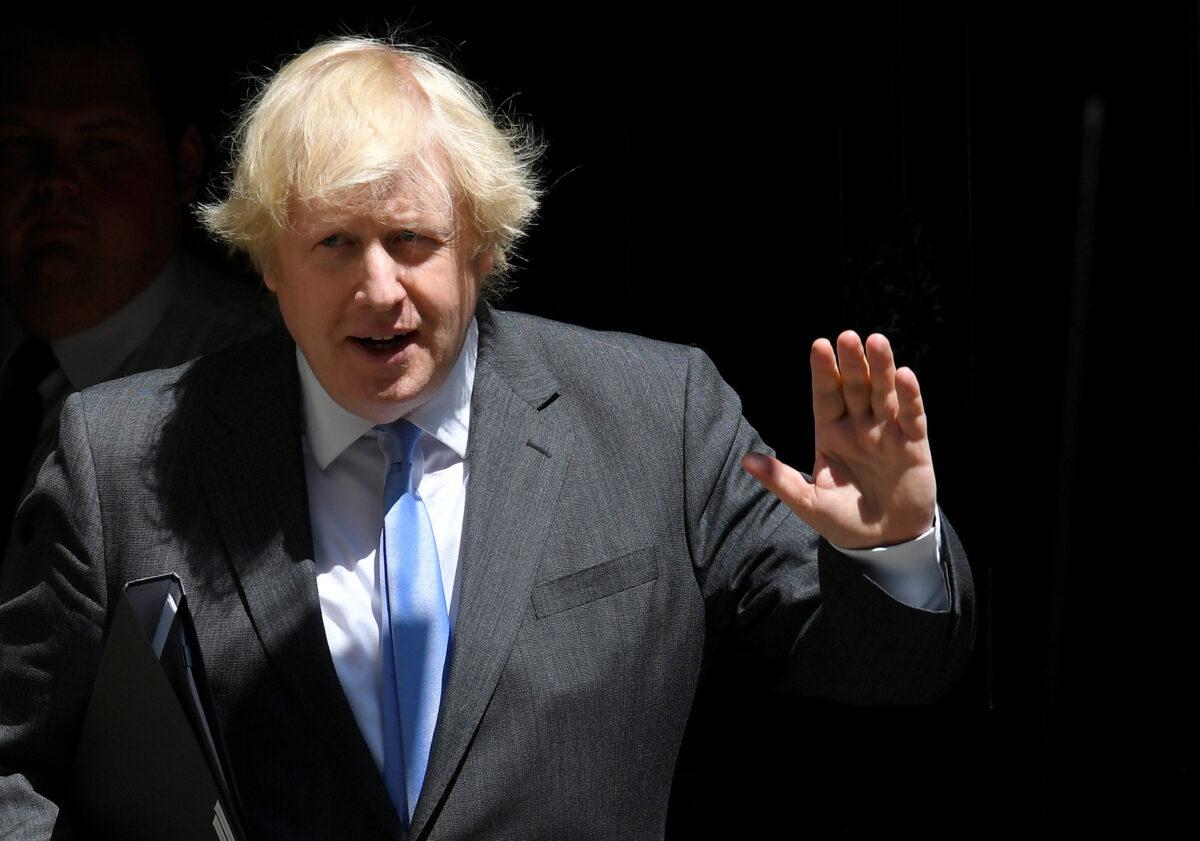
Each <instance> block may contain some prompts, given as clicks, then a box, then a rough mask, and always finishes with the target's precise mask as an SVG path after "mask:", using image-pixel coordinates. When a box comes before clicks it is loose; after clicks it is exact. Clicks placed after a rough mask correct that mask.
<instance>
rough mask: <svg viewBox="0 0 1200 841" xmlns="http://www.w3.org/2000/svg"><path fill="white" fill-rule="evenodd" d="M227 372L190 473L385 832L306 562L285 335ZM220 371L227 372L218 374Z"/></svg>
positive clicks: (271, 654) (274, 649)
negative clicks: (198, 480) (194, 470)
mask: <svg viewBox="0 0 1200 841" xmlns="http://www.w3.org/2000/svg"><path fill="white" fill-rule="evenodd" d="M267 345H268V347H269V350H268V352H266V353H261V354H255V355H254V356H253V360H254V361H253V362H252V364H250V365H247V366H246V367H245V368H243V369H241V370H239V371H237V372H236V373H234V375H233V376H232V377H230V378H229V379H227V380H225V381H224V382H223V383H222V389H221V390H220V391H217V392H216V396H215V399H214V400H213V405H212V409H213V411H214V412H215V415H216V417H214V418H213V422H212V423H211V424H209V425H208V427H207V428H206V429H204V430H202V431H200V432H199V433H198V437H200V438H202V439H203V440H201V441H198V442H197V443H198V449H199V451H200V457H199V458H198V460H197V461H198V470H199V473H200V477H201V482H202V484H203V487H204V491H205V495H206V497H207V499H208V501H209V504H210V506H211V510H212V513H213V517H214V520H215V521H216V524H217V529H218V531H219V532H220V534H221V536H222V539H223V540H224V542H225V546H226V548H227V550H228V553H229V558H230V561H231V564H232V568H233V574H234V577H235V579H236V580H237V582H238V586H239V588H240V592H241V596H242V599H243V601H244V603H245V605H246V609H247V611H248V613H249V615H250V618H251V620H252V622H253V624H254V628H255V631H256V632H257V634H258V637H259V639H260V640H261V642H262V645H263V647H264V649H265V650H266V652H267V657H268V659H269V660H270V662H271V664H272V666H273V667H274V668H275V669H277V671H278V673H279V675H280V676H281V678H282V679H283V682H284V683H285V685H287V686H288V688H289V689H290V691H291V695H292V700H293V701H294V702H295V703H296V704H298V705H299V706H300V707H301V708H302V709H303V710H304V712H305V713H306V715H307V717H308V719H309V721H310V723H311V725H312V731H313V732H314V733H315V734H317V737H318V738H323V739H325V740H326V742H327V744H328V746H329V747H330V748H331V752H332V754H333V755H335V756H338V757H339V758H340V759H341V760H342V761H343V763H344V764H345V770H346V773H347V779H348V780H351V781H352V782H351V787H352V788H353V789H355V790H356V791H360V792H362V793H363V795H364V796H365V798H366V800H367V802H368V803H369V806H370V808H371V810H372V811H373V812H374V813H375V814H376V816H377V817H378V818H379V820H380V823H381V824H382V826H383V828H384V830H385V831H386V832H387V833H388V835H389V836H390V837H393V838H397V837H400V835H401V832H402V829H401V826H400V823H399V821H398V819H397V817H396V813H395V810H394V809H393V808H392V804H391V800H390V799H389V797H388V794H387V790H386V789H385V788H384V785H383V780H382V778H381V777H380V775H379V772H378V769H377V768H376V766H375V763H374V760H373V759H372V757H371V754H370V750H369V748H368V747H367V745H366V742H365V741H364V740H363V737H362V733H361V731H360V730H359V728H358V724H357V722H356V721H355V719H354V714H353V712H352V711H351V709H350V705H349V703H348V702H347V700H346V697H345V694H344V692H343V691H342V687H341V683H340V681H339V679H338V676H337V672H336V670H335V669H334V665H333V660H332V657H331V656H330V654H329V645H328V642H327V640H326V638H325V629H324V625H323V623H322V620H321V608H320V602H319V598H318V595H317V586H316V571H315V567H314V564H313V548H312V532H311V526H310V521H309V515H308V494H307V489H306V484H305V480H304V465H303V453H302V450H301V444H300V416H301V414H300V412H301V410H300V405H299V382H298V375H297V372H296V362H295V356H294V353H295V350H294V347H295V346H294V345H293V344H292V343H291V342H290V340H283V339H279V340H271V341H269V342H268V343H267ZM226 373H228V372H227V371H226Z"/></svg>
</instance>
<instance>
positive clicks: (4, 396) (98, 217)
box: [0, 26, 268, 551]
mask: <svg viewBox="0 0 1200 841" xmlns="http://www.w3.org/2000/svg"><path fill="white" fill-rule="evenodd" d="M165 55H166V53H165V52H164V51H163V50H162V49H160V48H157V47H155V46H154V45H153V44H152V43H151V42H150V41H149V39H148V36H142V35H139V33H137V32H136V31H135V30H133V29H125V28H120V27H117V26H113V27H110V28H108V29H103V28H102V29H100V30H95V29H89V30H87V31H86V32H81V33H79V34H77V35H72V34H60V33H54V32H49V33H48V32H46V31H44V30H36V29H32V28H28V27H13V28H10V29H9V30H8V31H7V32H6V33H5V34H3V35H0V405H2V406H3V407H4V411H3V413H2V417H0V551H2V549H3V547H4V545H5V544H6V541H7V536H8V532H9V527H10V524H11V522H12V517H13V515H14V511H15V508H16V505H17V502H18V501H19V498H20V494H21V491H22V488H23V487H25V486H26V485H27V482H26V481H25V480H26V476H27V474H28V473H29V471H31V470H34V471H36V469H37V467H38V466H39V465H40V463H41V461H42V460H43V459H44V457H45V456H46V455H47V454H48V452H49V449H50V446H51V442H52V439H53V433H54V428H55V425H56V423H57V418H58V411H59V406H60V405H61V403H62V401H63V399H64V398H65V397H66V395H67V394H69V393H70V392H72V391H76V390H79V389H82V388H86V387H88V386H90V385H94V384H96V383H98V382H102V381H104V380H108V379H112V378H114V377H118V376H123V375H126V374H132V373H136V372H139V371H145V370H149V369H152V368H159V367H168V366H172V365H178V364H179V363H181V362H185V361H187V360H188V359H191V358H193V357H195V356H198V355H200V354H202V353H206V352H209V351H213V350H216V349H218V348H220V347H224V346H225V345H227V344H230V343H231V342H234V341H238V340H240V339H243V338H247V337H248V336H250V335H254V334H255V333H261V332H263V331H264V330H265V329H267V323H268V322H267V320H266V319H265V318H264V317H263V316H262V315H260V314H259V313H258V309H257V306H256V305H255V301H254V295H253V293H252V292H251V291H250V289H248V288H245V289H243V288H242V286H240V285H236V284H234V283H232V282H231V281H229V280H228V279H226V278H225V277H223V276H221V275H219V274H217V273H216V272H214V271H213V270H211V269H209V268H208V267H206V266H205V265H203V264H201V263H200V262H198V261H197V260H196V259H195V258H193V257H190V256H189V255H187V254H185V253H183V252H182V251H180V249H179V246H180V236H181V233H182V230H183V226H184V224H185V211H186V207H187V203H188V202H190V201H191V200H192V199H193V198H195V196H196V193H197V190H198V189H199V186H200V177H201V166H202V163H203V158H204V149H203V146H202V143H201V140H200V135H199V134H198V132H197V130H196V128H195V126H193V125H192V124H191V123H190V122H189V120H188V117H187V115H186V108H187V107H188V102H187V100H186V98H185V97H183V96H181V95H180V91H178V90H176V89H175V88H174V87H173V85H172V80H173V79H175V78H177V74H175V73H173V71H172V66H171V63H170V61H168V60H166V59H165Z"/></svg>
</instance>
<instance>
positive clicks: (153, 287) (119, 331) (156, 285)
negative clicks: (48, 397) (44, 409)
mask: <svg viewBox="0 0 1200 841" xmlns="http://www.w3.org/2000/svg"><path fill="white" fill-rule="evenodd" d="M177 283H178V272H177V271H176V262H175V258H174V257H172V258H171V260H170V261H169V262H168V263H167V265H166V266H165V267H164V268H163V270H162V271H161V272H159V273H158V277H156V278H154V280H153V281H152V282H151V283H150V285H149V286H147V287H146V288H145V289H143V290H142V291H141V292H139V293H138V294H137V296H136V297H135V298H134V299H133V300H131V301H130V302H129V303H127V304H126V305H125V306H123V307H121V309H119V310H117V311H116V312H115V313H114V314H113V315H111V316H109V317H108V318H106V319H104V321H101V322H100V323H99V324H95V325H93V326H91V327H89V328H88V329H86V330H84V331H83V332H82V333H76V334H75V335H74V336H65V337H63V338H61V339H54V340H53V341H51V342H50V347H51V348H52V349H53V351H54V356H55V357H56V358H57V359H58V364H59V366H60V367H61V368H62V369H63V373H65V374H66V375H67V380H68V381H69V382H70V383H71V387H72V388H75V389H84V388H88V387H89V386H93V385H95V384H96V383H101V382H104V381H105V380H109V379H112V377H113V376H114V375H116V373H117V370H118V368H120V366H121V363H122V362H124V361H125V360H126V359H127V358H128V357H129V355H130V354H131V353H133V352H134V351H135V350H137V348H138V347H140V346H141V344H142V343H143V342H144V341H146V339H147V338H149V336H150V334H151V333H152V332H153V331H154V328H155V327H157V326H158V323H159V322H160V321H162V317H163V316H164V315H165V314H166V312H167V309H168V307H170V305H171V299H172V298H173V297H174V294H175V287H176V284H177Z"/></svg>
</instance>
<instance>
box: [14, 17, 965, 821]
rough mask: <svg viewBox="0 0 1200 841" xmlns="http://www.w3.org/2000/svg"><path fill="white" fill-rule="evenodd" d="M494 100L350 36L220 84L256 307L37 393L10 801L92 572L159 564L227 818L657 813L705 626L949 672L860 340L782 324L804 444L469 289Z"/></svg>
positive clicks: (97, 617)
mask: <svg viewBox="0 0 1200 841" xmlns="http://www.w3.org/2000/svg"><path fill="white" fill-rule="evenodd" d="M524 138H525V135H523V134H522V133H521V132H520V131H519V130H518V129H516V128H514V127H512V126H510V125H507V124H506V123H504V122H503V121H501V120H499V119H498V118H497V117H496V116H495V115H493V114H491V113H490V111H489V109H488V108H487V106H486V104H485V102H484V100H483V98H482V97H481V96H480V95H479V94H478V93H477V92H476V91H475V90H474V88H473V87H472V86H471V85H470V84H469V83H467V82H466V81H465V80H463V79H462V78H461V77H459V76H457V75H456V74H454V73H453V72H452V71H450V70H449V69H447V68H446V67H445V66H444V65H443V64H442V63H441V62H440V61H438V60H437V59H435V58H433V57H431V56H429V55H428V54H425V53H422V52H420V51H417V50H412V49H410V48H405V47H397V46H395V45H392V44H388V43H382V42H376V41H369V40H365V39H354V38H350V39H341V40H338V41H333V42H329V43H326V44H322V45H319V46H317V47H314V48H313V49H311V50H309V51H308V52H306V53H304V54H302V55H301V56H299V57H297V58H296V59H294V60H293V61H292V62H290V63H289V64H287V65H286V66H285V67H284V68H283V69H281V70H280V71H279V73H278V74H276V75H275V76H274V78H273V79H271V80H270V82H269V83H267V85H266V86H265V87H264V89H263V91H262V92H261V94H260V95H259V96H258V97H257V98H256V99H255V100H254V101H253V102H252V103H251V104H250V105H249V106H248V108H247V111H246V115H245V117H244V119H243V121H242V122H241V124H240V127H239V129H238V134H237V142H236V152H237V160H236V164H235V167H234V169H233V171H232V173H231V177H230V184H229V187H228V194H227V197H226V198H225V199H224V200H223V201H221V202H219V203H216V204H213V205H211V206H208V207H206V208H204V209H203V215H204V218H205V220H206V223H207V224H208V225H209V227H210V229H211V230H213V231H214V232H215V233H216V234H218V235H219V236H221V237H223V238H224V239H225V240H226V241H228V242H229V243H230V244H231V246H232V247H233V248H235V249H237V250H241V251H244V252H245V253H247V254H249V256H250V257H251V259H252V260H253V261H254V263H255V265H256V266H257V267H258V268H259V269H260V271H261V273H262V276H263V279H264V282H265V283H266V285H267V287H268V288H269V289H270V290H271V291H272V292H273V293H274V294H275V295H276V297H277V299H278V303H279V308H280V312H281V314H282V316H283V321H284V323H285V324H286V327H287V332H286V334H281V335H279V336H276V337H272V338H269V339H266V340H262V341H257V342H253V343H250V344H247V345H243V346H239V347H238V348H235V349H232V350H230V351H227V352H224V353H222V354H218V355H216V356H212V357H207V358H205V359H203V360H201V361H199V362H197V363H195V364H192V365H190V366H186V367H183V368H180V369H175V370H174V371H171V372H167V373H165V374H158V375H150V376H144V377H139V378H135V379H130V380H123V381H120V382H118V383H116V384H113V385H110V386H106V387H102V388H100V389H96V390H92V391H88V392H85V393H84V394H82V395H79V396H77V397H75V398H72V400H71V401H69V402H68V404H67V407H66V409H65V411H64V415H63V425H62V432H61V440H60V446H59V450H58V452H57V454H56V457H55V458H54V459H53V460H52V461H51V462H50V463H48V464H47V467H46V468H45V470H44V471H43V473H42V475H41V477H40V479H39V482H38V485H37V487H36V489H35V491H34V493H33V495H32V496H31V497H30V498H29V499H28V500H26V502H25V505H24V506H23V508H22V511H21V515H20V521H19V525H20V531H21V532H22V534H23V535H24V538H25V541H26V542H25V544H24V545H23V546H22V548H21V551H20V552H19V553H18V556H17V559H16V561H15V562H13V563H11V564H10V565H9V568H7V569H6V571H5V575H6V577H5V578H4V580H3V582H0V602H2V606H0V644H2V645H4V646H5V649H6V651H12V652H13V654H12V655H11V656H10V655H6V657H5V660H4V661H3V666H2V667H0V713H2V714H3V719H2V720H3V724H0V727H3V730H0V766H2V767H3V768H4V769H5V772H6V773H9V775H10V776H8V777H7V778H5V779H4V780H3V782H0V825H3V826H8V825H13V826H16V825H22V826H24V827H25V829H24V830H22V831H23V833H24V834H21V833H18V834H17V835H16V836H15V837H21V838H26V837H28V838H42V837H48V835H49V832H50V831H51V829H52V828H53V827H54V826H55V823H56V822H58V823H59V824H61V825H64V826H65V825H66V822H67V821H68V820H69V819H70V815H69V810H70V804H69V803H62V802H60V800H61V798H60V797H58V792H59V791H60V788H59V786H58V783H59V781H60V780H61V774H62V773H63V769H64V767H65V765H66V763H67V762H68V760H69V757H70V755H71V751H72V748H73V744H72V738H73V734H74V733H75V732H76V731H77V727H78V722H79V721H80V720H81V717H82V715H83V710H84V707H85V704H86V700H87V695H88V692H89V689H90V685H91V680H92V679H93V676H94V669H95V663H96V658H97V656H98V652H99V650H100V643H101V639H102V634H103V629H104V628H105V627H106V624H107V622H108V619H109V615H110V611H111V608H112V605H113V602H114V598H115V594H116V592H117V588H119V587H120V586H121V584H122V583H123V582H125V581H127V580H130V579H132V578H137V577H140V576H144V575H150V574H154V573H160V572H165V571H174V572H176V573H177V574H178V575H180V577H181V578H182V579H183V582H184V585H185V587H186V588H187V590H188V593H189V598H190V599H191V601H192V603H193V605H194V610H195V612H196V614H197V616H196V626H197V632H198V635H199V638H200V643H201V648H202V649H203V655H204V658H205V660H206V661H207V663H208V668H209V671H210V675H211V682H212V685H213V692H214V696H215V701H216V708H217V710H218V711H219V718H220V722H219V723H220V725H221V728H222V729H223V730H224V733H225V737H226V740H227V742H228V745H229V754H230V763H231V765H232V769H233V772H234V775H235V777H236V780H237V785H238V787H239V789H240V792H241V801H242V805H243V808H244V816H243V817H244V820H245V823H246V826H247V828H248V830H249V834H250V835H251V836H252V837H255V838H279V839H307V838H313V839H317V838H333V837H336V838H342V839H357V838H380V839H383V838H392V839H394V838H397V837H412V838H431V839H433V838H499V837H514V838H515V837H520V838H571V839H586V838H614V837H618V838H657V837H661V836H662V833H663V829H664V823H665V815H666V805H667V795H668V791H669V787H670V782H671V776H672V771H673V769H674V764H675V760H676V756H677V753H678V749H679V744H680V740H681V738H682V734H683V729H684V725H685V724H686V721H687V716H688V712H689V710H690V707H691V702H692V698H693V696H694V693H695V690H696V686H697V682H698V680H699V677H700V672H701V664H702V662H703V660H704V658H705V657H706V656H707V655H709V654H711V653H712V652H713V651H715V650H717V649H721V650H723V651H726V652H729V653H731V654H732V655H734V656H738V657H742V658H744V659H745V660H746V662H747V663H748V664H751V665H752V668H753V669H754V670H756V671H758V672H759V673H760V674H761V676H762V678H763V680H765V681H769V682H771V683H773V684H775V685H784V686H788V687H792V688H794V689H796V690H797V691H801V692H806V693H809V694H812V695H816V696H819V697H827V698H834V699H840V700H849V701H855V702H865V703H871V702H883V701H890V702H914V701H922V700H927V699H930V698H933V697H935V696H936V695H937V694H938V693H939V692H940V691H942V690H943V689H944V688H945V687H946V686H947V685H948V683H949V682H950V681H951V680H952V679H953V677H954V676H955V674H956V672H957V671H958V670H959V669H960V668H961V665H962V663H963V661H964V658H965V657H966V654H967V652H968V651H969V647H970V641H971V635H972V615H973V614H972V589H971V581H970V574H969V571H968V569H967V566H966V562H965V557H964V555H963V552H962V549H961V547H960V546H959V545H958V542H957V540H956V538H955V537H954V535H953V532H951V531H950V530H949V528H948V526H947V525H946V524H945V523H944V522H941V521H940V518H939V516H938V514H937V511H936V504H935V484H934V474H933V467H932V461H931V459H930V455H929V446H928V440H927V437H926V429H925V417H924V413H923V410H922V406H921V397H920V390H919V387H918V385H917V381H916V378H915V377H914V375H913V374H912V372H911V371H908V370H907V369H899V370H897V369H896V367H895V364H894V362H893V360H892V355H891V351H890V348H889V346H888V343H887V341H886V339H884V338H883V337H882V336H872V337H871V338H869V339H868V340H867V342H866V343H865V345H864V343H862V342H861V341H860V340H859V339H858V337H856V336H854V335H853V334H852V333H845V334H843V335H842V336H840V337H839V338H838V340H837V343H836V350H835V347H834V346H833V345H831V344H830V343H829V342H827V341H824V340H821V341H818V342H817V343H816V344H814V346H813V350H812V354H811V368H812V377H813V393H814V412H815V415H816V421H817V423H816V426H817V452H818V459H817V464H816V466H815V468H814V471H813V478H812V479H811V480H810V479H809V478H807V477H805V476H803V475H801V474H799V473H797V472H796V471H794V470H792V469H791V468H788V467H786V466H785V465H782V464H781V463H779V462H778V461H776V460H774V459H773V458H772V457H770V455H769V452H770V451H769V449H768V448H766V446H765V445H764V444H763V443H762V442H761V441H760V440H759V439H758V436H757V435H756V433H755V432H754V430H753V429H752V428H751V427H750V425H749V424H748V423H747V422H746V421H745V420H744V419H743V418H742V416H741V410H740V404H739V401H738V399H737V396H736V395H735V394H734V393H733V392H732V391H731V390H730V389H729V388H728V386H726V385H725V384H724V383H723V382H722V381H721V379H720V377H719V376H718V375H717V373H716V371H715V370H714V368H713V366H712V364H711V363H710V362H709V361H708V359H707V358H706V357H705V356H704V354H703V353H701V352H700V351H698V350H695V349H692V348H683V347H677V346H672V345H667V344H663V343H659V342H654V341H651V340H648V339H642V338H638V337H634V336H627V335H619V334H605V333H596V332H592V331H587V330H583V329H580V328H576V327H571V326H568V325H563V324H557V323H554V322H550V321H546V320H542V319H537V318H533V317H530V316H524V315H518V314H515V313H508V312H503V311H500V310H498V309H495V308H494V307H492V306H491V305H489V304H488V303H487V301H486V294H485V293H486V290H487V288H488V286H489V285H490V284H493V283H494V282H495V280H496V278H498V277H501V276H503V273H504V271H505V270H506V268H507V267H508V265H509V258H510V256H511V254H512V249H513V246H514V244H515V243H516V241H517V240H518V239H519V238H520V237H521V235H522V233H523V232H524V230H525V229H526V227H527V225H528V223H529V220H530V219H531V217H532V215H533V213H534V211H535V209H536V206H537V197H538V189H537V186H536V181H535V179H534V177H533V174H532V164H533V159H534V157H535V151H536V150H535V149H534V148H533V146H532V144H529V143H528V142H526V141H525V140H524ZM797 375H799V373H798V374H797ZM118 405H119V406H120V407H121V411H120V412H119V413H117V412H114V407H115V406H118ZM398 438H403V440H404V441H406V442H407V444H406V445H405V446H407V447H408V448H409V449H408V450H406V451H405V454H403V455H400V456H397V455H396V447H397V446H398V445H396V444H395V443H394V442H395V441H396V440H398ZM131 474H132V476H133V477H134V478H133V479H132V480H131ZM397 476H400V477H402V478H400V479H397V478H396V477H397ZM397 512H399V513H397ZM835 547H841V548H840V549H839V548H835ZM876 547H889V548H887V549H886V550H885V551H882V552H880V551H871V550H872V549H874V548H876ZM35 627H36V628H40V629H42V630H40V631H39V632H37V633H36V634H33V636H34V637H35V638H34V639H30V638H29V637H30V631H29V629H30V628H35ZM22 634H23V635H24V639H22V638H21V635H22ZM18 641H19V642H20V644H19V645H18V644H16V643H18ZM414 652H415V657H413V656H410V655H413V654H414ZM414 660H415V661H416V665H415V666H414V665H413V661H414ZM8 722H15V723H14V724H9V723H8ZM32 757H43V759H40V760H38V761H37V762H34V761H33V760H32V759H31V758H32ZM6 821H7V822H8V823H5V822H6ZM14 821H18V822H23V823H21V824H18V823H13V822H14Z"/></svg>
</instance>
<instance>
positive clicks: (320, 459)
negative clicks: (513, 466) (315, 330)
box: [296, 318, 479, 470]
mask: <svg viewBox="0 0 1200 841" xmlns="http://www.w3.org/2000/svg"><path fill="white" fill-rule="evenodd" d="M478 353H479V325H478V324H477V323H476V321H475V319H474V318H472V319H471V324H470V326H469V327H468V328H467V335H466V338H465V339H464V340H463V346H462V349H461V350H459V352H458V358H457V359H456V360H454V367H453V368H451V369H450V374H449V375H448V376H447V377H446V381H445V382H444V383H442V385H441V386H440V387H439V388H438V390H437V391H435V392H434V393H433V395H432V396H431V397H430V398H429V399H428V400H426V401H425V402H424V403H422V404H421V405H420V406H418V407H417V408H415V409H413V410H412V411H411V412H409V414H408V419H409V420H410V421H412V422H413V423H415V424H416V425H417V426H419V427H420V428H421V429H422V430H423V431H424V432H425V433H426V434H428V435H431V436H433V437H434V438H436V439H437V440H438V441H441V442H442V443H443V444H445V445H446V446H447V447H449V448H450V449H451V450H453V451H454V452H455V453H456V454H457V455H458V457H459V458H466V456H467V435H468V432H469V431H470V427H471V390H472V388H473V387H474V384H475V359H476V356H477V355H478ZM296 367H297V368H298V369H299V371H300V394H301V402H302V404H303V413H304V431H305V435H307V437H308V445H309V447H310V448H311V449H312V454H313V458H314V459H315V460H316V462H317V466H318V467H320V468H321V469H322V470H324V469H325V468H327V467H329V465H330V464H332V463H333V461H334V459H336V458H337V457H338V456H340V455H341V454H342V453H343V452H345V451H346V448H348V447H349V446H350V445H351V444H353V443H354V442H355V441H357V440H358V439H359V438H361V437H362V436H363V434H364V433H366V432H367V431H368V430H370V429H372V428H373V427H374V426H375V424H373V423H372V422H371V421H369V420H365V419H363V418H360V417H358V415H355V414H352V413H350V412H347V411H346V410H345V409H343V408H342V407H341V406H340V405H339V404H338V402H337V401H336V400H334V399H333V398H332V397H330V396H329V392H327V391H326V390H325V387H324V386H322V385H321V383H320V382H319V381H318V380H317V375H316V374H314V373H313V370H312V367H311V366H310V365H309V364H308V360H307V359H305V358H304V354H303V353H301V352H300V346H299V345H297V346H296Z"/></svg>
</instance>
